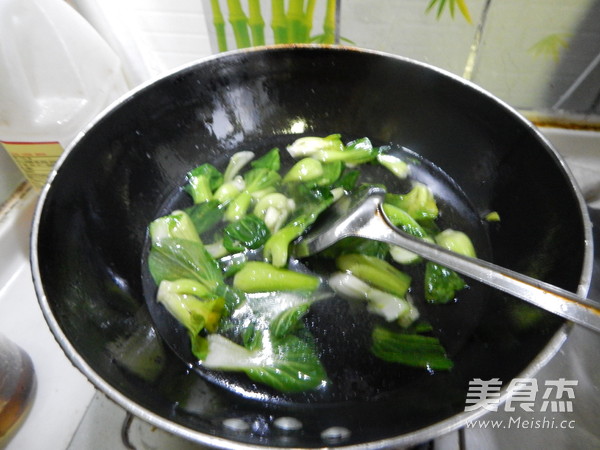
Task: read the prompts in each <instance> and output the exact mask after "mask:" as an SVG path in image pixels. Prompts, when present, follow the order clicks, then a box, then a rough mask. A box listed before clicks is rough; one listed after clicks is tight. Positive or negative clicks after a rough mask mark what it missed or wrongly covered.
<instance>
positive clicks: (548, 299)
mask: <svg viewBox="0 0 600 450" xmlns="http://www.w3.org/2000/svg"><path fill="white" fill-rule="evenodd" d="M353 234H355V235H356V236H359V237H364V238H368V239H376V240H378V241H381V242H386V243H388V244H392V245H398V246H400V247H402V248H405V249H406V250H409V251H411V252H413V253H416V254H417V255H419V256H422V257H423V258H425V259H428V260H430V261H433V262H435V263H438V264H440V265H442V266H445V267H447V268H449V269H452V270H455V271H456V272H459V273H461V274H463V275H466V276H468V277H470V278H473V279H475V280H478V281H480V282H482V283H484V284H487V285H489V286H492V287H494V288H496V289H499V290H501V291H504V292H506V293H508V294H511V295H513V296H515V297H518V298H520V299H522V300H525V301H527V302H529V303H532V304H533V305H536V306H538V307H540V308H542V309H545V310H546V311H549V312H551V313H554V314H556V315H558V316H560V317H563V318H565V319H568V320H570V321H572V322H575V323H577V324H579V325H582V326H584V327H586V328H589V329H591V330H594V331H596V332H600V309H599V306H600V303H598V302H596V301H593V300H590V299H587V298H585V297H581V296H579V295H576V294H574V293H572V292H569V291H567V290H565V289H562V288H559V287H556V286H554V285H552V284H549V283H545V282H543V281H540V280H537V279H535V278H531V277H529V276H527V275H523V274H521V273H518V272H514V271H512V270H509V269H506V268H504V267H501V266H498V265H496V264H492V263H490V262H487V261H483V260H481V259H477V258H470V257H467V256H463V255H460V254H458V253H454V252H451V251H449V250H446V249H444V248H442V247H439V246H437V245H435V244H430V243H428V242H425V241H423V240H421V239H418V238H416V237H413V236H411V235H409V234H407V233H405V232H403V231H401V230H399V229H397V228H396V227H394V226H393V225H392V224H391V223H390V222H389V221H388V219H387V218H386V217H385V214H384V213H383V211H382V210H381V205H380V206H379V207H378V209H377V212H376V213H375V214H374V215H373V216H372V218H371V219H370V220H368V221H367V222H365V223H363V224H362V226H361V227H358V228H357V229H356V230H355V233H353Z"/></svg>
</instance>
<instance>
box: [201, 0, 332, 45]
mask: <svg viewBox="0 0 600 450" xmlns="http://www.w3.org/2000/svg"><path fill="white" fill-rule="evenodd" d="M336 3H337V2H336V0H327V3H326V5H325V12H324V17H323V25H322V26H323V31H322V33H321V34H319V35H316V36H311V32H312V30H313V25H314V18H315V11H316V9H317V4H318V2H317V0H287V1H286V0H270V2H269V4H270V8H271V11H270V13H271V17H270V21H271V22H270V24H269V25H270V28H271V31H272V38H273V43H274V44H291V43H304V42H319V43H326V44H334V43H335V41H336V6H337V5H336ZM224 5H226V9H227V11H226V12H225V8H224ZM210 7H211V12H212V24H213V26H214V32H215V37H216V42H217V48H218V51H220V52H222V51H226V50H227V49H228V42H227V22H229V25H230V26H231V31H232V32H233V37H234V40H235V46H236V48H246V47H250V46H260V45H265V44H266V43H267V42H268V41H269V40H270V36H267V35H266V33H265V16H264V15H263V13H264V12H265V11H266V12H267V17H268V12H269V11H268V10H265V9H263V4H261V0H247V1H241V0H210ZM267 8H268V7H267ZM225 17H227V21H226V20H225Z"/></svg>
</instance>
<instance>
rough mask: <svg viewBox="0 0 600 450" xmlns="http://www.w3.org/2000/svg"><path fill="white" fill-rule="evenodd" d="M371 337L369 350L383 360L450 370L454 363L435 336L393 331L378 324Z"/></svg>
mask: <svg viewBox="0 0 600 450" xmlns="http://www.w3.org/2000/svg"><path fill="white" fill-rule="evenodd" d="M371 337H372V345H371V352H372V353H373V354H374V355H375V356H376V357H378V358H380V359H382V360H384V361H388V362H394V363H399V364H404V365H407V366H411V367H421V368H424V369H433V370H450V369H451V368H452V367H453V365H454V364H453V363H452V361H451V360H450V359H448V357H447V356H446V352H445V350H444V347H442V345H441V344H440V342H439V340H438V339H437V338H434V337H429V336H422V335H417V334H406V333H394V332H393V331H390V330H388V329H386V328H384V327H380V326H377V327H375V328H374V329H373V333H372V336H371Z"/></svg>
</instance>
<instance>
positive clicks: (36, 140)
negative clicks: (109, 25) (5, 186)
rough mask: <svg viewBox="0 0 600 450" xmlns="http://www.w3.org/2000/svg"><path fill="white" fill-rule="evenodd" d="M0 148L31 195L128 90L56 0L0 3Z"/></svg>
mask: <svg viewBox="0 0 600 450" xmlns="http://www.w3.org/2000/svg"><path fill="white" fill-rule="evenodd" d="M0 73H1V74H2V77H0V105H2V107H1V108H0V145H2V146H3V147H4V148H5V149H6V151H8V153H9V154H10V155H11V157H12V159H13V160H14V161H15V163H16V164H17V166H18V167H19V168H20V169H21V171H22V172H23V174H24V175H25V177H26V178H27V179H28V180H29V181H30V182H31V184H32V185H33V186H34V187H35V188H37V189H39V188H41V186H43V184H44V182H45V181H46V178H47V175H48V173H49V172H50V170H51V169H52V167H53V165H54V163H55V161H56V159H57V158H58V157H59V156H60V154H61V153H62V151H63V149H64V148H65V147H67V146H68V145H69V143H70V142H71V141H72V140H73V138H74V137H75V136H76V135H77V134H78V132H79V131H80V130H81V129H82V128H83V127H84V126H85V125H86V124H87V123H88V122H90V121H91V120H92V119H93V118H94V117H95V116H96V115H97V114H98V113H99V112H100V111H102V110H103V109H104V108H105V107H106V106H108V105H109V104H110V103H111V102H112V101H113V100H115V99H116V98H117V97H119V96H120V95H122V94H123V93H125V92H126V91H127V90H128V88H129V86H128V85H127V83H126V79H125V77H124V75H123V72H122V70H121V62H120V60H119V58H118V57H117V56H116V54H115V53H114V52H113V51H112V49H111V48H110V47H109V46H108V44H106V42H105V41H103V40H102V38H101V37H100V36H99V34H98V33H97V32H96V31H95V30H94V28H92V26H91V25H90V24H89V23H88V22H86V21H85V19H84V18H83V17H82V16H80V15H79V14H78V13H77V12H76V11H75V10H74V9H73V8H72V7H71V6H69V5H68V4H67V3H66V2H65V1H63V0H27V1H23V0H0Z"/></svg>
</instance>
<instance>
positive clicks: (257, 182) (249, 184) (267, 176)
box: [244, 167, 281, 193]
mask: <svg viewBox="0 0 600 450" xmlns="http://www.w3.org/2000/svg"><path fill="white" fill-rule="evenodd" d="M244 181H245V182H246V191H247V192H249V193H252V192H256V191H260V190H263V189H266V188H269V187H271V186H275V185H276V184H277V183H279V181H281V175H279V174H278V173H277V172H275V171H274V170H271V169H267V168H264V167H257V168H254V169H250V170H249V171H248V172H246V173H245V174H244Z"/></svg>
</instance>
